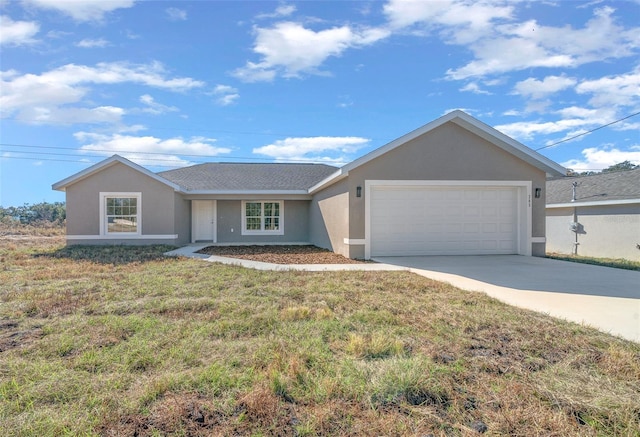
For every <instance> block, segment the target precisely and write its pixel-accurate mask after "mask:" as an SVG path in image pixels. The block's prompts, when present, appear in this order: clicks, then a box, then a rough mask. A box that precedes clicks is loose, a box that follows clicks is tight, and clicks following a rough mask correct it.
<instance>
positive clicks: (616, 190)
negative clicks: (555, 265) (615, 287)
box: [547, 169, 640, 261]
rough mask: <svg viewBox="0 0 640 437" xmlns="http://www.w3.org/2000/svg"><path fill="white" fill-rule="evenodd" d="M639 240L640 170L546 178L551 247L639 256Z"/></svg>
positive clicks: (569, 251) (585, 253)
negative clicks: (547, 179)
mask: <svg viewBox="0 0 640 437" xmlns="http://www.w3.org/2000/svg"><path fill="white" fill-rule="evenodd" d="M574 185H575V188H574ZM574 189H575V197H574ZM639 245H640V169H636V170H629V171H621V172H614V173H600V174H596V175H591V176H579V177H565V178H559V179H550V180H549V181H548V182H547V251H549V252H555V253H561V254H577V255H583V256H594V257H603V258H624V259H628V260H634V261H640V246H639Z"/></svg>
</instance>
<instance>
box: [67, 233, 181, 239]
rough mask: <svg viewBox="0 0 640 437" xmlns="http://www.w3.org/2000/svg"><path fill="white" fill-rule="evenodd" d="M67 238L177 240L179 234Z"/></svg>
mask: <svg viewBox="0 0 640 437" xmlns="http://www.w3.org/2000/svg"><path fill="white" fill-rule="evenodd" d="M66 238H67V240H175V239H176V238H178V234H161V235H128V234H123V235H67V236H66Z"/></svg>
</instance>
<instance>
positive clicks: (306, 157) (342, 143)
mask: <svg viewBox="0 0 640 437" xmlns="http://www.w3.org/2000/svg"><path fill="white" fill-rule="evenodd" d="M367 143H369V140H368V139H367V138H361V137H301V138H285V139H284V140H278V141H276V142H275V143H273V144H269V145H266V146H262V147H258V148H256V149H253V153H256V154H258V155H266V156H270V157H272V158H274V159H276V160H286V161H291V160H294V161H300V162H309V161H312V162H327V163H329V162H331V163H335V164H339V163H345V162H349V161H350V160H349V159H347V157H346V156H345V155H348V154H351V153H354V152H355V151H357V150H358V149H360V148H362V147H364V146H365V145H367ZM322 154H324V155H325V156H322ZM327 154H329V155H335V154H339V155H340V156H326V155H327Z"/></svg>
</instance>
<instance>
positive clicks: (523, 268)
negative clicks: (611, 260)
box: [166, 244, 640, 343]
mask: <svg viewBox="0 0 640 437" xmlns="http://www.w3.org/2000/svg"><path fill="white" fill-rule="evenodd" d="M209 245H210V244H192V245H189V246H185V247H181V248H179V249H176V250H173V251H171V252H167V254H166V255H169V256H185V257H190V258H197V259H201V260H204V261H208V262H215V263H221V264H228V265H238V266H242V267H247V268H252V269H257V270H276V271H286V270H302V271H311V272H318V271H339V270H357V271H365V270H368V271H398V270H405V271H410V272H413V273H416V274H418V275H421V276H425V277H427V278H430V279H435V280H438V281H443V282H448V283H450V284H452V285H453V286H455V287H458V288H462V289H464V290H470V291H481V292H484V293H486V294H488V295H489V296H491V297H494V298H496V299H498V300H500V301H502V302H505V303H508V304H510V305H515V306H518V307H521V308H526V309H530V310H534V311H538V312H542V313H547V314H549V315H552V316H554V317H559V318H562V319H567V320H570V321H573V322H577V323H582V324H585V325H589V326H592V327H594V328H597V329H600V330H601V331H604V332H608V333H611V334H613V335H618V336H620V337H623V338H626V339H628V340H632V341H635V342H639V343H640V272H635V271H630V270H620V269H612V268H608V267H599V266H592V265H587V264H578V263H572V262H566V261H557V260H551V259H546V258H537V257H528V256H518V255H503V256H488V255H484V256H424V257H419V256H415V257H380V258H376V260H375V261H377V263H366V264H286V265H283V264H271V263H264V262H258V261H250V260H243V259H238V258H227V257H222V256H215V255H205V254H199V253H195V252H197V251H198V250H200V249H202V248H204V247H207V246H209Z"/></svg>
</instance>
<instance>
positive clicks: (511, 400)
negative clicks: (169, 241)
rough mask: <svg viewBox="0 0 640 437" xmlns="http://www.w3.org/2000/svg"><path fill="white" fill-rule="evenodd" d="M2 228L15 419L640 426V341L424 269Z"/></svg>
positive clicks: (0, 334) (587, 429) (175, 430)
mask: <svg viewBox="0 0 640 437" xmlns="http://www.w3.org/2000/svg"><path fill="white" fill-rule="evenodd" d="M62 244H63V241H62V240H60V239H55V238H53V239H51V238H50V239H30V240H24V241H18V240H13V239H12V240H9V239H5V238H2V237H0V423H1V424H2V425H1V426H0V435H1V436H36V435H37V436H59V435H104V436H121V435H138V436H156V435H158V436H159V435H196V436H197V435H203V436H204V435H220V436H223V435H224V436H226V435H256V436H259V435H263V436H267V435H274V436H275V435H278V436H285V435H307V436H309V435H356V436H357V435H361V436H370V435H410V436H412V435H416V436H423V435H429V434H433V435H435V436H440V435H443V436H445V435H447V436H449V435H451V436H457V435H460V436H467V435H469V436H470V435H479V433H485V435H520V436H533V435H556V436H599V435H619V436H637V435H639V430H640V345H638V344H634V343H631V342H627V341H623V340H620V339H617V338H614V337H611V336H609V335H606V334H603V333H600V332H598V331H595V330H593V329H589V328H586V327H583V326H580V325H576V324H572V323H567V322H562V321H559V320H555V319H552V318H550V317H547V316H544V315H541V314H537V313H533V312H528V311H524V310H520V309H516V308H513V307H509V306H507V305H504V304H502V303H500V302H498V301H496V300H493V299H491V298H488V297H487V296H485V295H482V294H478V293H471V292H466V291H462V290H459V289H456V288H453V287H451V286H449V285H445V284H442V283H438V282H435V281H430V280H428V279H425V278H422V277H419V276H416V275H412V274H410V273H407V272H335V273H327V272H322V273H311V272H293V271H290V272H262V271H254V270H247V269H243V268H241V267H237V266H221V265H215V264H210V263H203V262H200V261H197V260H188V259H175V258H164V257H162V256H161V253H162V252H163V251H165V250H167V248H166V247H147V248H135V247H92V248H64V247H63V246H62Z"/></svg>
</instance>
